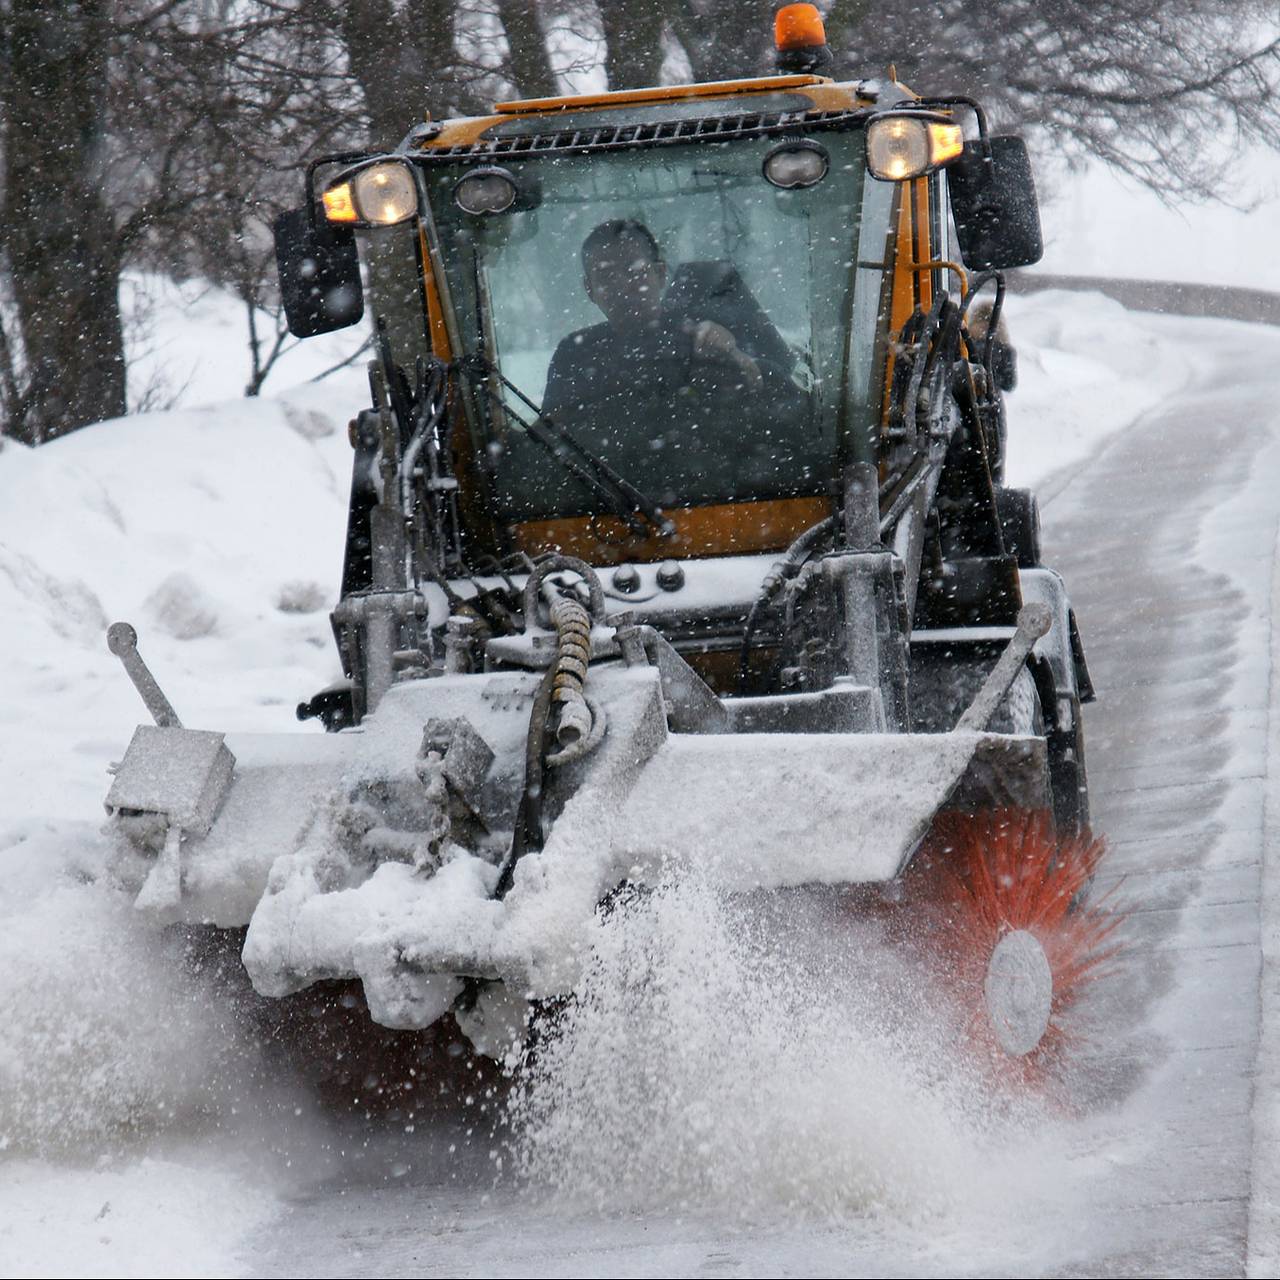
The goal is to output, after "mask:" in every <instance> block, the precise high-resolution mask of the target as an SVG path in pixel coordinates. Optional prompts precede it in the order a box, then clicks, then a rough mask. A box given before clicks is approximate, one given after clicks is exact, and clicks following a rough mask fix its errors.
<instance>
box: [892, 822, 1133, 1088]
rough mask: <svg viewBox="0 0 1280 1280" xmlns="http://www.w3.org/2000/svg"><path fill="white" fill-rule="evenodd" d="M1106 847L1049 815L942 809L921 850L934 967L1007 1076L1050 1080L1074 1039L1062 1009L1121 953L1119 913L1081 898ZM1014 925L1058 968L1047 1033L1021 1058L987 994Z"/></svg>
mask: <svg viewBox="0 0 1280 1280" xmlns="http://www.w3.org/2000/svg"><path fill="white" fill-rule="evenodd" d="M1104 852H1105V845H1104V844H1103V842H1102V841H1101V840H1100V839H1096V838H1095V837H1093V836H1092V835H1089V834H1087V833H1086V834H1083V835H1078V836H1063V835H1059V834H1058V832H1057V831H1056V830H1055V829H1054V825H1053V819H1052V817H1051V816H1050V815H1049V814H1048V813H1047V812H1043V811H1026V810H1015V809H1004V810H996V811H992V812H987V813H980V814H959V813H947V814H941V815H939V817H938V819H937V820H936V821H935V824H934V828H933V831H932V832H931V834H930V836H929V838H928V840H927V841H926V842H925V844H924V846H923V847H922V848H921V851H920V853H919V854H917V856H916V860H915V863H914V870H913V877H912V881H913V884H912V892H911V897H912V898H913V899H914V900H915V906H916V908H917V909H919V910H920V911H921V912H922V914H923V915H924V916H925V917H927V918H928V919H929V921H930V923H929V924H928V925H927V929H926V932H927V936H928V938H929V939H930V941H931V943H932V947H931V949H932V950H933V952H934V958H935V961H936V967H937V968H938V970H939V972H940V973H941V974H942V975H943V977H944V979H945V981H946V984H947V986H948V987H950V988H951V989H952V992H953V994H954V996H955V998H956V999H957V1000H958V1002H959V1003H960V1006H961V1008H962V1009H963V1010H965V1012H966V1014H967V1030H968V1034H969V1038H970V1040H971V1041H972V1043H973V1047H974V1048H975V1050H976V1051H977V1052H978V1054H979V1056H980V1057H981V1058H983V1059H985V1060H986V1061H988V1062H989V1063H990V1064H991V1065H992V1066H993V1067H994V1068H995V1069H996V1071H997V1072H998V1074H999V1075H1001V1076H1002V1077H1006V1078H1008V1077H1010V1076H1011V1077H1013V1078H1014V1079H1021V1080H1023V1081H1025V1082H1027V1083H1033V1082H1036V1081H1039V1080H1042V1079H1043V1078H1044V1075H1045V1073H1046V1070H1047V1068H1048V1067H1049V1066H1050V1065H1051V1064H1053V1063H1055V1062H1056V1061H1058V1060H1059V1059H1060V1056H1061V1053H1062V1050H1063V1047H1064V1044H1065V1042H1066V1040H1067V1038H1068V1034H1069V1033H1068V1027H1067V1017H1066V1015H1067V1014H1068V1013H1069V1011H1070V1010H1071V1008H1072V1006H1073V1005H1075V1004H1076V1003H1077V1001H1078V1000H1079V998H1080V996H1081V994H1082V992H1083V990H1084V987H1085V985H1086V983H1087V982H1088V981H1089V979H1091V978H1093V977H1096V976H1097V975H1098V973H1099V971H1100V970H1101V968H1102V967H1103V966H1104V965H1105V963H1106V962H1107V961H1108V960H1109V959H1110V958H1111V957H1112V956H1113V955H1114V954H1115V951H1116V946H1115V943H1114V941H1113V934H1114V932H1115V930H1116V928H1117V927H1118V925H1119V924H1120V922H1121V917H1119V916H1117V915H1116V914H1114V913H1111V912H1108V911H1105V910H1103V909H1102V904H1101V903H1095V904H1088V905H1086V904H1084V903H1083V901H1082V896H1083V892H1084V890H1085V889H1086V888H1087V886H1088V884H1089V881H1090V879H1091V877H1092V876H1093V873H1094V871H1095V870H1096V868H1097V866H1098V862H1099V860H1100V859H1101V857H1102V855H1103V853H1104ZM1014 930H1025V931H1026V932H1028V933H1030V934H1031V935H1032V936H1033V937H1035V938H1036V939H1037V940H1038V941H1039V943H1040V945H1041V946H1042V947H1043V948H1044V952H1045V957H1046V959H1047V960H1048V962H1049V968H1050V971H1051V973H1052V975H1053V1003H1052V1006H1051V1010H1050V1015H1049V1026H1048V1030H1047V1031H1046V1032H1045V1035H1044V1038H1043V1039H1042V1040H1041V1042H1040V1044H1039V1046H1038V1047H1037V1048H1036V1049H1035V1050H1034V1051H1033V1052H1032V1053H1030V1054H1027V1055H1025V1056H1024V1057H1022V1058H1012V1057H1010V1056H1009V1055H1008V1054H1005V1053H1004V1052H1003V1051H1002V1050H1001V1049H1000V1048H999V1046H998V1045H997V1043H996V1041H995V1037H994V1034H993V1031H992V1027H991V1024H990V1020H989V1018H988V1017H987V1014H986V1004H985V996H984V991H983V983H984V980H985V977H986V972H987V965H988V964H989V962H990V959H991V955H992V953H993V951H994V949H995V947H996V944H997V943H998V942H999V941H1000V939H1001V938H1002V937H1003V936H1004V935H1005V934H1006V933H1010V932H1012V931H1014Z"/></svg>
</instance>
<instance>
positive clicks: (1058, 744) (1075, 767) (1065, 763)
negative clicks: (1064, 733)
mask: <svg viewBox="0 0 1280 1280" xmlns="http://www.w3.org/2000/svg"><path fill="white" fill-rule="evenodd" d="M1071 714H1072V717H1073V719H1074V721H1075V732H1074V733H1073V734H1072V735H1071V736H1070V737H1069V739H1067V741H1066V742H1064V741H1063V739H1062V737H1061V736H1060V735H1057V734H1054V735H1053V737H1052V738H1051V739H1050V742H1049V779H1050V785H1051V786H1052V789H1053V816H1054V821H1055V822H1056V823H1057V825H1058V830H1059V831H1062V832H1073V833H1076V834H1082V833H1083V832H1086V831H1088V830H1089V774H1088V770H1087V769H1086V767H1085V755H1084V724H1083V722H1082V720H1081V718H1080V702H1079V700H1078V699H1073V700H1072V704H1071Z"/></svg>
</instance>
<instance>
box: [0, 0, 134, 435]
mask: <svg viewBox="0 0 1280 1280" xmlns="http://www.w3.org/2000/svg"><path fill="white" fill-rule="evenodd" d="M105 8H106V0H79V2H78V3H74V2H71V0H11V4H10V8H9V18H8V22H7V24H6V28H7V29H6V31H5V37H6V40H5V44H6V46H7V48H6V49H5V53H6V55H7V57H6V58H5V62H6V63H7V74H6V75H5V76H4V77H3V78H2V79H0V86H2V87H0V95H3V97H2V99H0V111H3V113H4V115H5V117H6V123H7V129H6V136H5V147H4V183H3V186H4V203H3V207H0V228H2V230H0V235H3V237H4V248H5V253H6V256H7V258H8V262H9V266H10V268H11V269H12V273H13V292H14V303H15V310H16V319H17V331H18V336H19V339H20V345H21V356H22V361H21V368H20V376H21V380H22V382H23V384H24V386H23V391H22V395H21V397H20V403H19V404H18V405H17V406H15V407H13V408H11V411H10V412H11V422H10V424H9V430H10V431H11V432H12V433H13V434H15V435H17V436H19V438H22V439H25V440H27V441H29V442H31V443H38V442H40V441H42V440H47V439H51V438H52V437H54V436H59V435H65V434H66V433H67V432H68V431H73V430H75V429H76V428H77V427H83V426H85V425H87V424H88V423H90V422H98V421H100V420H101V419H103V418H114V417H119V416H120V415H122V414H123V413H124V412H125V365H124V333H123V328H122V325H121V320H120V301H119V288H120V269H121V259H120V247H119V244H118V241H117V237H116V229H115V224H114V221H113V219H112V211H111V209H110V207H109V206H108V205H107V203H106V201H105V200H104V199H103V196H102V193H101V191H100V189H99V188H100V172H101V164H102V147H103V132H104V131H103V123H104V122H103V110H104V104H105V102H106V98H107V92H106V59H107V53H106V50H107V49H108V48H109V47H110V36H109V24H108V19H107V15H106V13H105Z"/></svg>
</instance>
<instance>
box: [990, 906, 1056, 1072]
mask: <svg viewBox="0 0 1280 1280" xmlns="http://www.w3.org/2000/svg"><path fill="white" fill-rule="evenodd" d="M983 992H984V994H985V996H986V1002H987V1016H988V1017H989V1018H990V1019H991V1026H992V1029H993V1030H994V1031H995V1033H996V1039H997V1040H998V1041H999V1042H1000V1047H1001V1048H1002V1049H1003V1050H1004V1051H1005V1052H1006V1053H1009V1054H1012V1055H1013V1056H1014V1057H1022V1056H1023V1055H1025V1054H1028V1053H1030V1052H1031V1051H1032V1050H1033V1049H1034V1048H1035V1047H1036V1046H1037V1045H1038V1044H1039V1043H1040V1041H1041V1040H1042V1039H1043V1038H1044V1033H1045V1031H1047V1030H1048V1027H1049V1014H1050V1012H1051V1010H1052V1007H1053V971H1052V969H1051V968H1050V967H1049V958H1048V956H1046V955H1045V953H1044V947H1042V946H1041V945H1040V942H1039V940H1038V939H1036V938H1035V937H1034V936H1033V935H1032V934H1030V933H1028V932H1027V931H1026V930H1025V929H1015V930H1013V931H1012V932H1011V933H1006V934H1005V935H1004V937H1003V938H1001V939H1000V941H999V942H998V943H997V944H996V947H995V950H994V951H993V952H992V953H991V960H990V962H989V963H988V964H987V976H986V980H985V982H984V983H983Z"/></svg>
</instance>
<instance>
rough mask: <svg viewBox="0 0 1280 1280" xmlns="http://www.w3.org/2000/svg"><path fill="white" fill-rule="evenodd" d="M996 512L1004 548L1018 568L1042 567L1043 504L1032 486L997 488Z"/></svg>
mask: <svg viewBox="0 0 1280 1280" xmlns="http://www.w3.org/2000/svg"><path fill="white" fill-rule="evenodd" d="M996 511H997V513H998V514H999V516H1000V532H1001V533H1002V534H1003V536H1004V549H1005V551H1006V552H1007V553H1008V554H1009V555H1011V556H1013V557H1014V559H1015V560H1017V562H1018V568H1019V569H1036V568H1039V566H1040V504H1039V503H1038V502H1037V501H1036V495H1035V494H1034V493H1032V492H1031V490H1030V489H1004V488H999V489H997V490H996Z"/></svg>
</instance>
